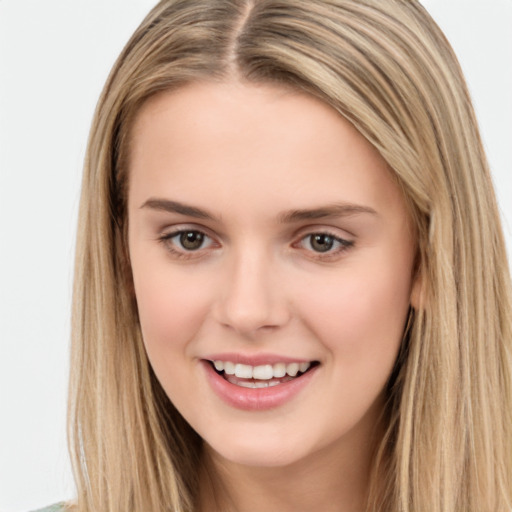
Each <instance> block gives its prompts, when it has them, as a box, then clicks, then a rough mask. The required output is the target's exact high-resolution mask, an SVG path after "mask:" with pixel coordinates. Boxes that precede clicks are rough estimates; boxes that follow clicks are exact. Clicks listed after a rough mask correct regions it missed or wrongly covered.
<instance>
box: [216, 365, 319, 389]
mask: <svg viewBox="0 0 512 512" xmlns="http://www.w3.org/2000/svg"><path fill="white" fill-rule="evenodd" d="M213 365H214V366H215V369H216V370H217V371H219V372H221V371H224V373H225V374H226V375H235V376H236V377H238V378H239V379H257V380H261V381H270V380H271V379H280V378H283V377H284V376H286V374H288V375H289V376H290V377H295V376H296V375H297V374H298V373H299V371H300V372H301V373H304V372H305V371H306V370H308V368H309V367H310V366H311V363H307V362H306V363H288V364H286V363H276V364H274V365H270V364H264V365H260V366H250V365H248V364H241V363H238V364H235V363H232V362H230V361H213ZM277 383H278V382H276V384H277ZM246 384H251V386H247V387H266V386H267V385H275V384H273V383H269V382H264V383H259V382H256V383H254V382H251V383H246ZM252 384H258V386H253V385H252ZM259 384H262V385H261V386H260V385H259Z"/></svg>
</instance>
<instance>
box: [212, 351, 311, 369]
mask: <svg viewBox="0 0 512 512" xmlns="http://www.w3.org/2000/svg"><path fill="white" fill-rule="evenodd" d="M203 359H205V360H208V361H229V362H231V363H235V364H237V363H239V364H246V365H249V366H259V365H264V364H277V363H310V362H312V361H314V359H306V358H303V357H290V356H283V355H279V354H264V353H263V354H240V353H234V352H231V353H219V354H209V355H207V356H206V357H204V358H203Z"/></svg>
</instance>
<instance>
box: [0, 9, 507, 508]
mask: <svg viewBox="0 0 512 512" xmlns="http://www.w3.org/2000/svg"><path fill="white" fill-rule="evenodd" d="M154 3H155V1H154V0H45V1H44V2H42V1H41V0H23V1H22V0H0V512H22V511H28V510H31V509H34V508H38V507H41V506H44V505H48V504H50V503H52V502H55V501H58V500H62V499H66V498H71V497H72V496H73V484H72V478H71V474H70V469H69V463H68V458H67V451H66V441H65V407H66V387H67V373H68V338H69V312H70V290H71V281H72V260H73V244H74V241H73V239H74V231H75V222H76V213H77V205H78V197H79V182H80V173H81V166H82V160H83V155H84V151H85V145H86V141H87V133H88V129H89V124H90V122H91V118H92V113H93V109H94V106H95V103H96V100H97V98H98V95H99V93H100V91H101V88H102V86H103V83H104V81H105V79H106V76H107V74H108V71H109V69H110V67H111V66H112V64H113V62H114V60H115V58H116V57H117V55H118V53H119V52H120V50H121V49H122V47H123V45H124V43H125V42H126V41H127V39H128V37H129V36H130V35H131V33H132V32H133V30H134V29H135V28H136V26H137V25H138V24H139V22H140V21H141V20H142V18H143V16H144V15H145V13H146V12H147V11H148V10H149V9H150V8H151V7H152V6H153V5H154ZM424 4H425V5H426V6H427V8H428V9H429V10H430V12H431V13H432V15H433V16H434V18H435V19H436V20H437V21H438V23H439V24H440V25H441V28H442V29H443V30H444V31H445V32H446V34H447V36H448V38H449V39H450V41H451V42H452V44H453V46H454V48H455V50H456V52H457V54H458V55H459V58H460V60H461V63H462V67H463V68H464V71H465V73H466V77H467V80H468V82H469V88H470V90H471V94H472V96H473V99H474V103H475V106H476V110H477V116H478V118H479V120H480V123H481V128H482V133H483V138H484V142H485V146H486V148H487V151H488V156H489V159H490V162H491V167H492V169H493V173H494V180H495V183H496V188H497V192H498V197H499V201H500V205H501V209H502V212H503V216H504V222H505V231H506V236H507V243H508V247H509V254H510V253H511V251H512V230H511V225H512V138H511V135H512V92H511V91H512V66H511V64H510V63H511V62H512V0H487V1H485V2H483V1H482V0H449V1H447V0H425V2H424Z"/></svg>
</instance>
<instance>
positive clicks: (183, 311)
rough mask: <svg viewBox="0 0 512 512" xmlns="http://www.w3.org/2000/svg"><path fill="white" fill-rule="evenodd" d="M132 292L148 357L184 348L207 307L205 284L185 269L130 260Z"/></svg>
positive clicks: (198, 326)
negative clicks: (174, 268)
mask: <svg viewBox="0 0 512 512" xmlns="http://www.w3.org/2000/svg"><path fill="white" fill-rule="evenodd" d="M132 265H133V277H134V284H135V295H136V298H137V306H138V311H139V318H140V324H141V329H142V335H143V338H144V344H145V346H146V350H147V351H148V355H149V357H150V359H152V360H153V359H155V358H156V357H158V358H165V357H166V354H169V356H172V354H173V353H175V352H176V351H183V350H184V349H186V347H187V344H188V342H189V341H190V340H191V339H193V338H194V335H195V333H196V332H197V331H198V330H199V329H200V327H201V325H202V323H203V321H204V318H205V315H206V314H207V312H208V310H209V302H210V301H209V298H208V297H209V294H208V291H207V288H205V287H203V288H202V289H198V280H197V279H190V276H189V275H186V272H179V271H177V272H176V271H174V272H170V269H169V266H168V265H165V263H164V264H163V265H155V263H154V262H152V263H151V264H149V263H148V264H146V265H144V262H143V261H140V260H139V261H137V260H135V261H132Z"/></svg>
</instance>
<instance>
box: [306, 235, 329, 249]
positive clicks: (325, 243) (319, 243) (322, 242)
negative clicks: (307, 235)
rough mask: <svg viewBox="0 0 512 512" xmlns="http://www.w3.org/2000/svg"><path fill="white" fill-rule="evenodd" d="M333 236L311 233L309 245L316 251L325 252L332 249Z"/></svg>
mask: <svg viewBox="0 0 512 512" xmlns="http://www.w3.org/2000/svg"><path fill="white" fill-rule="evenodd" d="M333 245H334V238H333V237H332V236H329V235H321V234H318V235H311V247H312V248H313V250H315V251H317V252H327V251H330V250H331V249H332V246H333Z"/></svg>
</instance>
